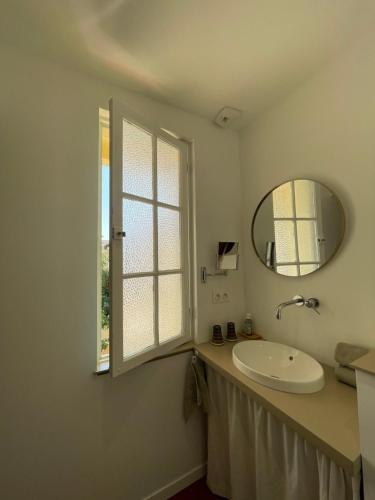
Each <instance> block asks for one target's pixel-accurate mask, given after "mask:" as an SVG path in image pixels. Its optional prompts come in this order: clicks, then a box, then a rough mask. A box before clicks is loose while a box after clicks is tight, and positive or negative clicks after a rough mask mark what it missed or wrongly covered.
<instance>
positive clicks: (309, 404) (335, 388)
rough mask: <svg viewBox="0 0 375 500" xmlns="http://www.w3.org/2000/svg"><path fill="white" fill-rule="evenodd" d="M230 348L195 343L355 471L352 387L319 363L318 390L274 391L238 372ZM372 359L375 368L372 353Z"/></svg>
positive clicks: (215, 365) (217, 366) (218, 366)
mask: <svg viewBox="0 0 375 500" xmlns="http://www.w3.org/2000/svg"><path fill="white" fill-rule="evenodd" d="M251 342H256V341H254V340H253V341H251ZM232 348H233V344H232V343H230V344H229V343H227V344H225V345H224V346H213V345H211V344H209V343H205V344H199V345H196V346H195V349H196V350H197V351H198V353H199V356H200V357H201V358H202V359H203V360H204V361H205V362H206V363H207V364H208V365H210V366H211V367H213V368H214V369H215V370H217V371H218V372H219V373H221V374H222V375H223V376H224V377H226V378H227V379H228V380H230V381H231V382H232V383H233V384H235V385H237V386H238V387H239V388H240V389H242V390H243V391H245V392H246V393H248V394H249V396H250V397H252V398H253V399H255V400H257V401H258V402H260V403H261V404H262V405H263V406H264V407H265V408H266V409H267V410H268V411H270V412H271V413H273V414H274V415H275V416H277V417H278V418H280V420H282V421H284V422H285V423H286V424H288V425H289V426H290V427H291V428H293V429H294V430H295V431H296V432H298V433H299V434H300V435H301V436H303V437H304V438H305V439H306V441H308V442H309V443H311V444H312V445H313V446H315V447H316V448H318V449H320V450H321V451H322V452H323V453H325V454H326V455H328V456H329V457H330V458H331V459H332V460H333V461H334V462H336V464H337V465H339V466H341V467H343V468H344V469H345V470H346V471H347V472H348V473H349V474H350V475H355V474H356V473H358V471H359V470H360V467H361V460H360V447H359V428H358V414H357V392H356V390H355V389H353V388H352V387H349V386H348V385H345V384H342V383H340V382H338V381H337V380H336V378H335V376H334V369H333V368H331V367H328V366H323V368H324V372H325V378H326V385H325V387H324V389H322V390H321V391H320V392H317V393H315V394H290V393H287V392H281V391H276V390H274V389H270V388H268V387H265V386H263V385H261V384H258V383H257V382H254V381H252V380H251V379H249V378H248V377H246V376H245V375H244V374H243V373H242V372H240V371H239V370H238V369H237V368H236V367H235V366H234V364H233V361H232ZM373 360H374V362H373V365H372V366H373V367H374V369H375V354H374V357H373ZM374 373H375V371H374Z"/></svg>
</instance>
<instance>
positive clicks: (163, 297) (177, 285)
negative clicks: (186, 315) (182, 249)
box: [159, 274, 182, 342]
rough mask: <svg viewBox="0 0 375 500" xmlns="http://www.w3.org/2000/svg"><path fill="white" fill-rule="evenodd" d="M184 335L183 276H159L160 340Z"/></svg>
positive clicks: (163, 340)
mask: <svg viewBox="0 0 375 500" xmlns="http://www.w3.org/2000/svg"><path fill="white" fill-rule="evenodd" d="M180 335H182V293H181V274H169V275H167V276H159V340H160V342H166V341H167V340H171V339H172V338H174V337H178V336H180Z"/></svg>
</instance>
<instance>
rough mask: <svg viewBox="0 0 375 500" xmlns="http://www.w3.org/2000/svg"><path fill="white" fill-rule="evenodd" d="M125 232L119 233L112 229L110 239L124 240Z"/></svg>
mask: <svg viewBox="0 0 375 500" xmlns="http://www.w3.org/2000/svg"><path fill="white" fill-rule="evenodd" d="M125 236H126V232H125V231H119V230H117V229H116V228H114V227H113V228H112V239H114V240H122V238H125Z"/></svg>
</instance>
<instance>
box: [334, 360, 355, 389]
mask: <svg viewBox="0 0 375 500" xmlns="http://www.w3.org/2000/svg"><path fill="white" fill-rule="evenodd" d="M335 375H336V378H337V380H338V381H339V382H344V384H348V385H351V386H352V387H357V382H356V377H355V370H353V369H352V368H348V367H347V366H341V365H340V366H338V367H337V368H335Z"/></svg>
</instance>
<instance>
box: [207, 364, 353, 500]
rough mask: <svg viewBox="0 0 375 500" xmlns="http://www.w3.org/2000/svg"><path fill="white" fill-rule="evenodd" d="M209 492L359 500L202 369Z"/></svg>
mask: <svg viewBox="0 0 375 500" xmlns="http://www.w3.org/2000/svg"><path fill="white" fill-rule="evenodd" d="M207 377H208V386H209V392H210V398H211V402H210V406H211V407H210V413H209V416H208V474H207V483H208V486H209V488H210V489H211V490H212V491H213V492H214V493H216V494H217V495H220V496H223V497H225V498H228V499H230V500H360V492H359V490H360V478H359V477H351V476H350V475H348V474H347V473H346V472H345V471H344V469H342V468H341V467H339V466H338V465H336V464H335V463H334V462H333V461H332V460H331V459H330V458H328V457H327V456H326V455H324V454H323V453H321V452H320V451H319V450H318V449H316V448H314V447H313V446H312V445H310V444H309V443H307V442H306V441H305V440H304V439H303V438H302V437H300V436H299V435H298V434H296V433H295V432H294V431H293V430H291V429H290V428H289V427H288V426H286V425H285V424H284V423H282V422H281V421H280V420H279V419H277V418H276V417H274V416H273V415H272V414H271V413H269V412H268V411H267V410H265V409H264V407H262V406H261V405H259V404H258V403H257V402H255V401H254V400H252V399H251V398H250V397H249V396H248V395H247V394H245V393H244V392H242V391H241V390H240V389H239V388H238V387H236V386H235V385H233V384H231V383H230V382H229V381H228V380H227V379H225V378H224V377H223V376H221V375H220V374H219V373H218V372H216V371H215V370H213V369H212V368H210V367H208V366H207Z"/></svg>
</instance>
